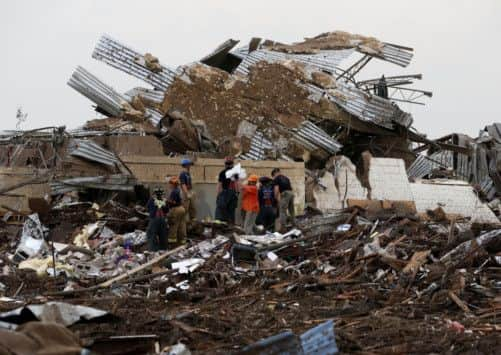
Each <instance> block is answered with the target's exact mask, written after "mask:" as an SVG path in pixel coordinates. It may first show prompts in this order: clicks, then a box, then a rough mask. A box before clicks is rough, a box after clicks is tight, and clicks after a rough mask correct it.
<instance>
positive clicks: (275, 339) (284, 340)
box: [239, 331, 304, 355]
mask: <svg viewBox="0 0 501 355" xmlns="http://www.w3.org/2000/svg"><path fill="white" fill-rule="evenodd" d="M239 354H240V355H250V354H256V355H257V354H263V355H276V354H287V355H302V354H304V353H303V349H302V347H301V344H300V343H299V339H298V337H297V336H296V335H295V334H294V333H292V332H291V331H287V332H283V333H280V334H277V335H273V336H271V337H269V338H266V339H261V340H259V341H258V342H256V343H254V344H251V345H248V346H246V347H245V348H244V349H243V350H242V351H241V352H239Z"/></svg>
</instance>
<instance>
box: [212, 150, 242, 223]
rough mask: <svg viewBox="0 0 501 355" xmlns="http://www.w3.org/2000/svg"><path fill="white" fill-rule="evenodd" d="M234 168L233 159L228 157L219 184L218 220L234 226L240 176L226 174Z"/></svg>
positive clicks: (220, 174)
mask: <svg viewBox="0 0 501 355" xmlns="http://www.w3.org/2000/svg"><path fill="white" fill-rule="evenodd" d="M232 168H233V158H232V157H226V158H225V161H224V169H223V170H221V172H220V173H219V177H218V184H217V199H216V219H217V220H220V221H223V222H227V223H231V224H234V223H235V210H236V208H237V205H238V193H239V182H238V178H239V177H238V175H234V176H230V177H227V176H226V172H227V171H228V170H230V169H232Z"/></svg>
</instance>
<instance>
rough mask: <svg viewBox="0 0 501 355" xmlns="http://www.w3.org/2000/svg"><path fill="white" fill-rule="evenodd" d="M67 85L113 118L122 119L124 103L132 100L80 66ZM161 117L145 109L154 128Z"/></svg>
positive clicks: (156, 112)
mask: <svg viewBox="0 0 501 355" xmlns="http://www.w3.org/2000/svg"><path fill="white" fill-rule="evenodd" d="M68 85H69V86H71V87H72V88H73V89H75V90H76V91H78V92H79V93H80V94H82V95H84V96H85V97H87V98H88V99H89V100H91V101H92V102H94V103H95V104H96V105H97V106H99V107H100V108H102V109H103V110H105V111H106V112H108V113H109V114H110V115H112V116H115V117H122V116H123V114H124V106H123V105H124V103H126V102H130V101H131V100H132V97H131V98H128V97H126V96H125V95H122V94H120V93H118V92H117V91H116V90H115V89H113V88H112V87H111V86H109V85H107V84H105V83H104V82H103V81H101V80H100V79H99V78H97V77H96V76H95V75H93V74H91V73H90V72H89V71H88V70H86V69H84V68H82V67H81V66H78V67H77V69H76V70H75V71H74V72H73V74H72V75H71V78H70V80H69V81H68ZM162 117H163V115H162V114H161V113H160V112H159V111H157V110H154V109H151V108H146V114H145V118H147V119H148V120H149V121H150V122H151V123H152V124H153V125H154V126H157V125H158V124H159V122H160V120H161V119H162Z"/></svg>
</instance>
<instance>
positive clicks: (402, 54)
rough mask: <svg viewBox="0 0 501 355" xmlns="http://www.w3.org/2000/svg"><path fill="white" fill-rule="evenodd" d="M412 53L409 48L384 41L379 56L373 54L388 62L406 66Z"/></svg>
mask: <svg viewBox="0 0 501 355" xmlns="http://www.w3.org/2000/svg"><path fill="white" fill-rule="evenodd" d="M413 56H414V53H413V51H412V49H411V48H405V47H401V46H397V45H394V44H391V43H384V44H383V49H382V55H381V56H375V57H378V58H380V59H383V60H386V61H388V62H390V63H393V64H397V65H400V66H401V67H406V66H408V65H409V64H410V62H411V60H412V57H413Z"/></svg>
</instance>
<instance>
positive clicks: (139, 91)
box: [124, 87, 165, 105]
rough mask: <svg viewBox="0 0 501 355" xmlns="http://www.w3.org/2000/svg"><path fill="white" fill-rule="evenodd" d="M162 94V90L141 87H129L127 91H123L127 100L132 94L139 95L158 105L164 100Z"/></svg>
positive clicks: (132, 96)
mask: <svg viewBox="0 0 501 355" xmlns="http://www.w3.org/2000/svg"><path fill="white" fill-rule="evenodd" d="M164 95H165V93H164V92H163V91H160V90H151V89H146V88H141V87H136V88H133V89H130V90H129V91H126V92H125V93H124V96H125V97H127V98H128V99H129V101H130V100H132V99H133V98H134V96H140V97H142V98H144V99H145V100H146V101H150V102H152V103H155V104H157V105H160V104H161V103H162V102H163V101H164Z"/></svg>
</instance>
